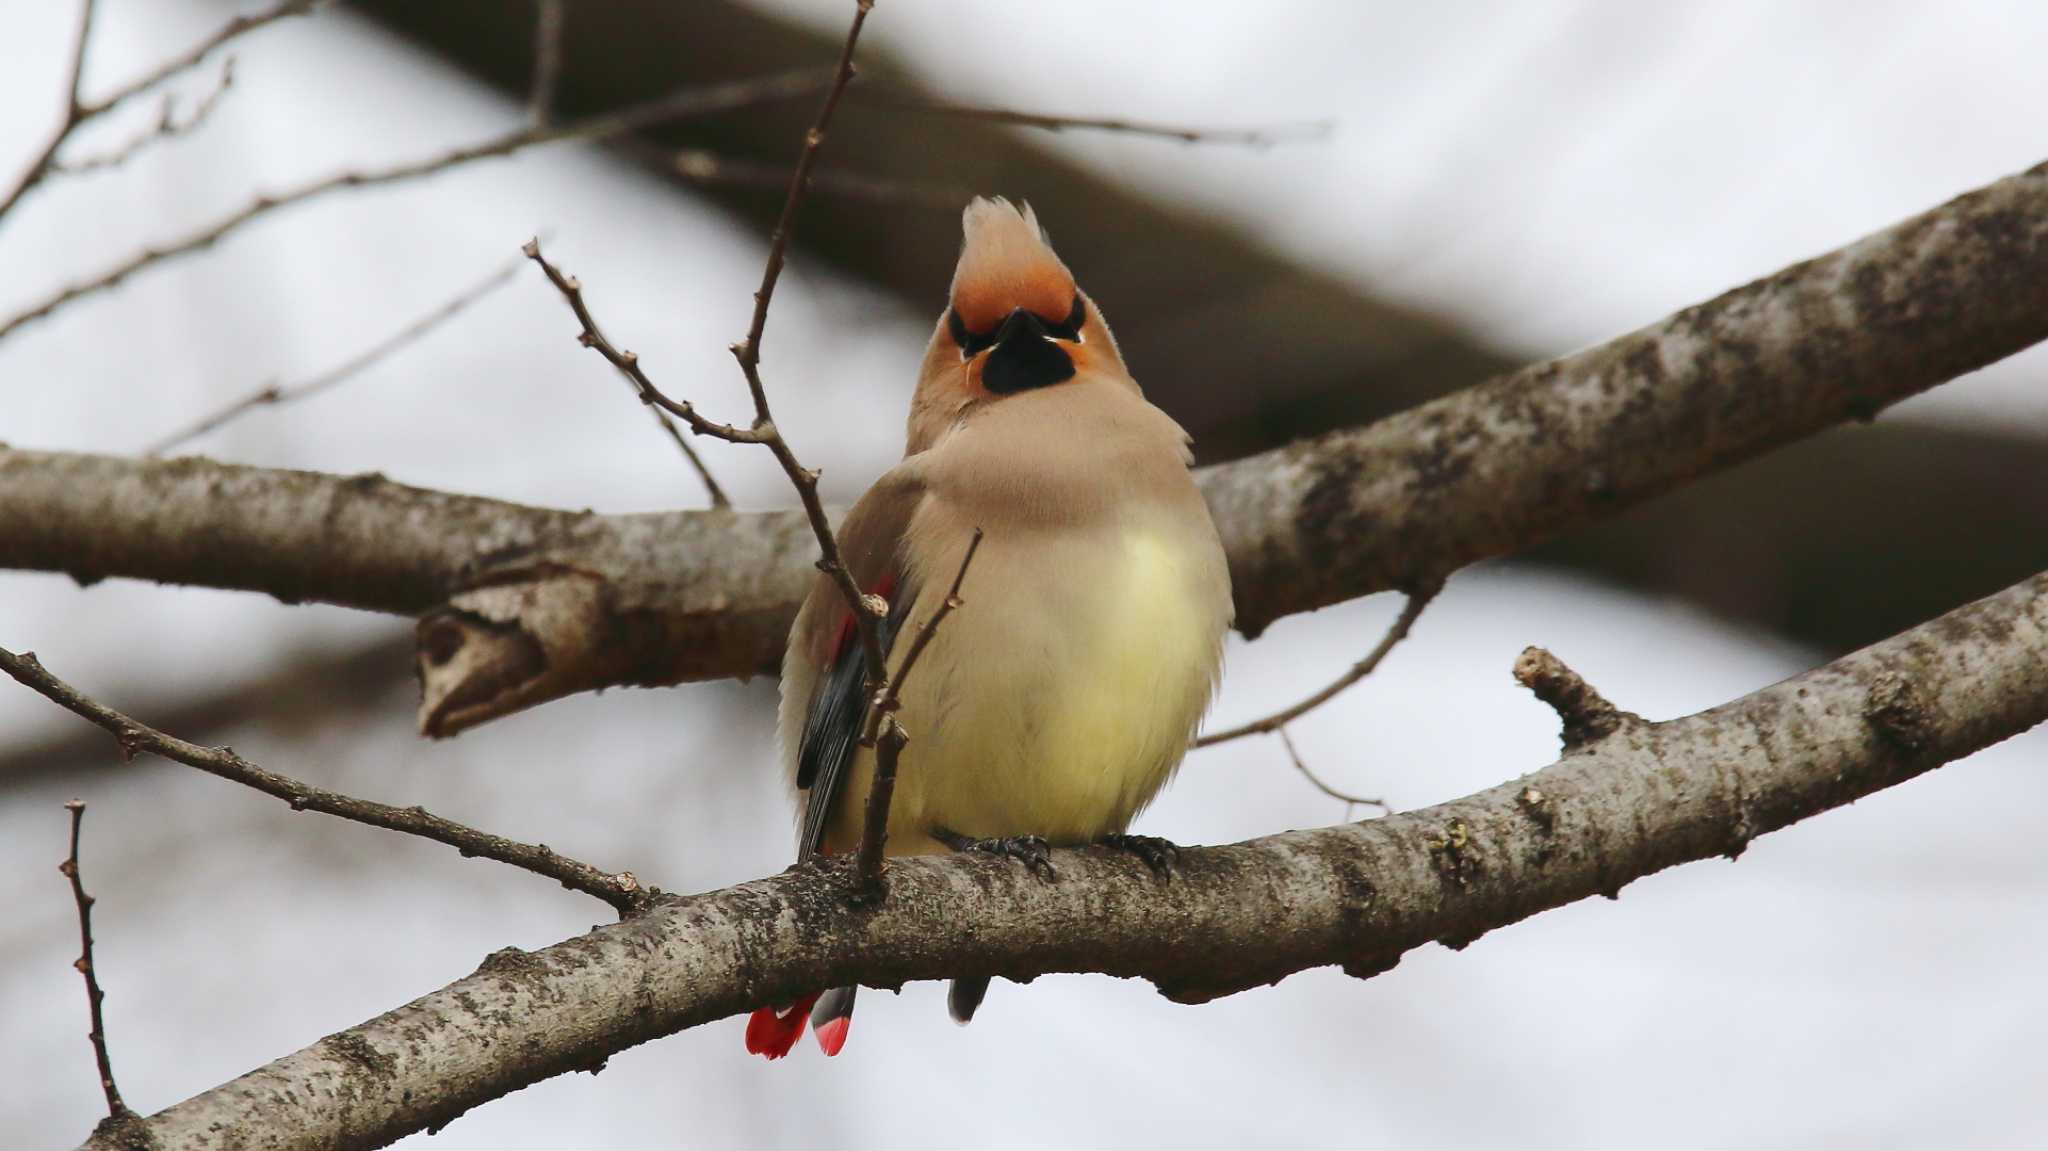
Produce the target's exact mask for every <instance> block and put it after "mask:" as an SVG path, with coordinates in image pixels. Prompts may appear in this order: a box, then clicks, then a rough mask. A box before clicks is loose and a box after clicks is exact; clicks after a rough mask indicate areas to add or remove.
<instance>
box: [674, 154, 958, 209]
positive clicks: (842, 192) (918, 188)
mask: <svg viewBox="0 0 2048 1151" xmlns="http://www.w3.org/2000/svg"><path fill="white" fill-rule="evenodd" d="M669 166H670V169H671V170H672V171H673V172H675V174H676V175H678V176H680V177H682V178H683V179H685V180H687V181H689V182H690V183H692V184H695V185H697V186H698V187H700V188H758V189H761V190H764V191H766V190H770V189H772V190H774V191H777V192H780V191H783V190H785V189H787V188H788V187H789V181H790V175H791V173H790V169H788V168H784V167H778V166H776V165H774V164H757V163H755V162H754V161H752V160H743V159H736V158H734V157H731V156H721V155H719V154H718V153H716V152H706V151H702V150H700V149H694V148H692V149H685V150H683V151H681V152H677V153H676V154H675V157H674V159H673V160H671V161H670V165H669ZM810 190H811V194H812V195H818V194H820V193H822V194H825V195H831V196H837V197H840V198H841V199H847V200H862V201H866V202H868V203H874V204H917V205H921V206H924V207H929V208H933V209H940V210H944V211H949V212H957V211H959V210H960V205H962V204H964V203H966V202H967V201H968V199H969V198H971V196H972V193H971V192H969V191H968V190H967V189H965V188H955V187H948V186H946V185H944V184H924V183H908V182H905V181H902V180H887V179H882V178H880V177H877V176H867V175H863V174H861V173H859V172H848V171H844V170H836V169H833V170H826V171H822V172H813V173H811V183H810Z"/></svg>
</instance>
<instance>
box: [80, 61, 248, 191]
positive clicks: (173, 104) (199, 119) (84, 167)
mask: <svg viewBox="0 0 2048 1151" xmlns="http://www.w3.org/2000/svg"><path fill="white" fill-rule="evenodd" d="M234 83H235V58H234V57H233V56H230V57H228V58H227V59H225V60H223V61H221V65H220V82H219V83H218V84H216V85H214V87H213V90H212V91H210V92H208V93H207V94H206V95H205V96H202V97H201V98H200V100H199V103H198V104H197V105H195V106H194V107H193V109H192V112H191V114H190V115H187V116H186V117H185V118H184V119H183V120H180V119H178V116H177V97H176V96H175V95H170V94H166V95H165V96H164V99H163V104H162V106H161V107H160V108H159V109H158V111H157V117H156V123H155V124H153V125H151V126H150V127H149V128H147V129H145V130H143V131H142V132H139V133H137V134H136V135H135V136H134V137H132V138H131V139H129V140H128V141H127V142H126V143H124V144H122V145H120V146H119V147H117V148H114V149H113V150H112V151H108V152H102V153H100V154H99V155H96V156H87V157H86V158H85V159H83V160H52V161H51V162H50V171H51V172H52V173H62V174H64V175H68V176H77V175H82V174H85V173H88V172H98V171H103V170H105V169H108V168H118V167H120V166H121V165H123V164H125V163H127V162H128V161H129V160H130V159H132V158H134V156H135V154H136V153H137V152H140V151H142V150H143V149H145V148H148V147H149V146H150V145H152V144H156V143H160V142H162V141H166V140H175V139H177V138H178V137H180V136H183V135H186V134H187V133H189V132H191V131H192V130H193V129H195V128H197V127H199V125H201V124H203V123H205V122H206V118H207V117H208V116H210V115H212V114H213V110H214V108H216V107H218V106H219V104H220V101H221V98H222V97H223V96H226V95H227V94H228V89H229V88H232V87H234Z"/></svg>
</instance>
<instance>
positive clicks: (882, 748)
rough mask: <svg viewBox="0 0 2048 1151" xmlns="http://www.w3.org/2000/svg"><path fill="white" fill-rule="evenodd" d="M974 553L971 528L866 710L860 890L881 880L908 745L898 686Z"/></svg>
mask: <svg viewBox="0 0 2048 1151" xmlns="http://www.w3.org/2000/svg"><path fill="white" fill-rule="evenodd" d="M980 550H981V529H980V528H975V529H974V535H973V537H972V538H970V539H969V540H968V541H967V554H965V555H963V556H961V557H960V570H959V571H956V572H954V573H953V586H952V587H950V588H948V589H947V590H946V598H945V599H943V600H941V601H940V602H939V606H938V607H937V609H935V610H934V611H933V612H932V614H931V618H930V619H927V620H925V621H924V626H922V627H920V628H918V629H917V635H916V636H915V637H914V638H912V640H911V641H910V650H908V651H906V652H904V653H903V663H902V665H901V666H899V667H897V669H896V674H895V675H892V676H890V677H889V678H888V687H886V688H884V689H883V690H882V693H881V694H880V695H878V696H876V697H875V701H874V706H873V707H871V708H869V709H868V721H867V730H866V731H865V732H863V733H862V735H861V742H862V743H863V744H865V745H867V746H869V747H872V748H874V749H875V779H874V782H873V783H872V784H871V785H870V786H869V787H868V806H867V811H866V813H865V814H866V821H865V822H864V823H863V825H862V827H861V833H860V853H859V856H858V857H857V858H858V863H857V868H856V870H857V874H858V875H859V876H860V881H861V883H862V885H863V886H868V887H872V886H874V885H875V884H876V883H878V882H879V881H880V880H881V878H882V849H883V847H884V846H885V845H886V844H887V843H888V839H889V805H890V802H891V801H892V800H893V799H894V798H895V795H896V765H897V762H898V761H899V760H901V759H902V757H903V748H904V746H905V745H906V744H908V743H909V742H910V733H909V732H907V731H905V730H903V725H902V724H901V723H898V722H897V721H896V709H897V708H898V707H900V706H901V704H902V699H901V696H902V692H903V682H904V681H905V680H907V679H909V678H910V669H911V668H913V667H916V666H917V659H918V657H919V656H921V655H923V654H924V649H925V648H926V647H927V646H929V645H930V644H931V642H932V637H933V636H934V635H937V634H938V631H939V625H940V624H941V623H944V622H945V620H946V617H947V616H949V615H952V614H953V612H954V611H956V610H958V609H959V608H960V607H961V606H962V605H964V604H965V603H966V602H967V601H965V600H963V599H961V598H960V585H961V584H962V583H964V582H966V580H967V568H968V566H969V565H971V564H972V563H974V553H975V552H978V551H980Z"/></svg>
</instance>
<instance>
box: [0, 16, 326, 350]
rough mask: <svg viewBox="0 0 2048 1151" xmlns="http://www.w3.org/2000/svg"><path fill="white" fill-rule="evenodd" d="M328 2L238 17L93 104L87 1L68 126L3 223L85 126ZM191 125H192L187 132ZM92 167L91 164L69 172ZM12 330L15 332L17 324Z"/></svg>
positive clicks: (28, 175) (6, 205)
mask: <svg viewBox="0 0 2048 1151" xmlns="http://www.w3.org/2000/svg"><path fill="white" fill-rule="evenodd" d="M326 2H327V0H285V2H284V3H280V4H278V5H277V6H275V7H273V8H269V9H266V10H264V11H262V12H257V13H254V14H252V15H248V16H237V17H235V18H234V19H233V20H230V21H228V22H227V23H226V24H224V25H222V26H221V27H220V29H219V30H217V31H215V32H214V33H213V34H212V35H211V36H208V37H207V38H206V39H204V40H202V41H200V42H199V43H198V44H196V45H194V46H193V47H192V48H190V49H188V50H186V51H185V52H182V53H180V54H178V55H176V56H173V57H172V58H171V59H169V60H166V61H164V62H163V63H162V64H159V65H158V66H157V67H156V68H154V69H152V70H151V71H149V72H147V73H144V74H143V75H141V76H139V77H137V78H136V79H134V80H132V81H130V82H129V83H127V84H124V85H122V86H121V87H119V88H116V89H115V90H114V91H113V92H111V93H109V94H108V95H106V96H105V97H102V98H101V99H99V100H94V101H89V102H88V101H86V100H84V99H82V98H81V94H80V91H79V81H80V80H81V78H82V76H83V73H84V71H85V49H86V42H87V40H88V39H89V38H90V35H91V32H92V18H93V0H83V3H82V4H81V7H80V12H79V29H78V44H77V47H76V49H75V51H74V54H73V56H72V64H71V81H70V87H71V96H70V103H69V104H68V105H67V107H66V109H65V115H64V122H63V123H62V124H60V125H58V127H57V131H56V132H55V133H54V134H52V135H51V137H50V140H49V143H47V144H46V145H45V146H44V148H43V151H42V153H41V154H40V155H39V156H37V157H36V159H35V160H34V161H33V162H32V163H30V165H29V167H28V169H27V171H25V172H24V173H23V174H22V176H21V178H20V180H19V181H18V182H17V183H16V184H15V186H14V188H13V190H12V191H10V192H8V193H7V195H6V197H5V198H4V199H0V218H4V217H5V216H6V215H7V213H8V211H9V210H10V209H12V208H13V207H14V205H15V204H16V203H17V202H18V201H20V199H21V198H22V197H23V196H24V195H26V194H27V193H28V191H29V190H30V189H31V188H34V187H35V186H36V185H37V184H39V183H41V182H42V181H43V179H44V178H45V177H47V176H50V175H52V174H54V173H55V172H57V171H59V170H60V169H59V166H58V164H57V150H58V149H59V148H61V147H63V146H64V142H65V141H66V140H68V139H70V138H71V134H72V133H73V132H76V131H77V130H78V129H79V128H80V127H81V126H82V125H84V124H85V123H86V122H88V121H90V120H92V119H94V118H96V117H98V116H101V115H103V114H105V113H107V112H108V111H111V110H112V109H114V108H115V107H117V106H118V105H120V104H122V103H124V102H126V101H127V100H129V99H130V98H132V97H134V96H137V95H139V94H141V93H143V92H146V91H148V90H149V89H151V88H154V87H156V86H157V85H158V84H161V83H163V82H164V81H165V80H168V79H170V78H171V77H172V76H175V75H177V74H178V73H180V72H183V71H184V70H186V69H187V68H190V67H192V66H193V65H194V64H197V63H199V62H200V61H201V60H204V59H205V58H206V56H207V54H208V53H210V52H212V51H214V50H215V49H217V48H219V47H220V46H221V45H223V44H226V43H228V42H229V41H231V40H234V39H236V38H237V37H240V36H243V35H246V34H248V33H250V32H254V31H255V30H256V29H258V28H261V27H263V26H264V25H266V24H270V23H273V22H275V21H278V20H282V19H284V18H285V17H287V16H297V15H299V14H301V13H304V12H309V11H311V10H313V9H314V8H315V7H318V6H319V5H321V4H323V3H326ZM190 126H191V125H190V124H188V125H187V128H189V127H190ZM89 166H91V165H89V164H88V165H76V166H69V167H73V168H78V167H89ZM9 326H10V327H11V326H12V325H9ZM0 334H5V330H4V329H0Z"/></svg>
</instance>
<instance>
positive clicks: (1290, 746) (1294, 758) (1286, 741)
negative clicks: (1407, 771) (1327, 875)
mask: <svg viewBox="0 0 2048 1151" xmlns="http://www.w3.org/2000/svg"><path fill="white" fill-rule="evenodd" d="M1278 734H1279V736H1280V746H1282V747H1284V748H1286V749H1287V758H1288V760H1289V761H1290V762H1292V763H1293V764H1294V770H1296V771H1298V772H1300V773H1301V777H1302V778H1303V779H1306V780H1308V781H1309V782H1310V783H1311V784H1314V785H1315V789H1316V790H1317V791H1320V792H1322V793H1323V794H1324V795H1327V796H1329V797H1330V798H1331V799H1335V800H1341V801H1342V802H1343V804H1344V818H1345V819H1350V818H1351V815H1352V809H1353V808H1355V807H1359V806H1366V807H1377V808H1379V809H1380V811H1381V812H1384V813H1390V812H1392V811H1393V810H1394V809H1393V808H1392V807H1391V806H1389V805H1388V803H1387V801H1386V800H1384V799H1374V798H1372V797H1371V796H1368V795H1353V794H1351V793H1350V792H1348V791H1338V790H1337V789H1336V788H1334V787H1331V786H1330V785H1329V784H1327V783H1324V782H1323V778H1322V777H1321V776H1319V775H1317V774H1316V773H1315V772H1313V771H1310V770H1309V767H1308V761H1307V760H1305V759H1303V758H1301V751H1300V749H1299V748H1296V747H1295V746H1294V737H1293V736H1291V735H1288V734H1287V729H1286V728H1284V727H1283V728H1280V729H1279V731H1278Z"/></svg>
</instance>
